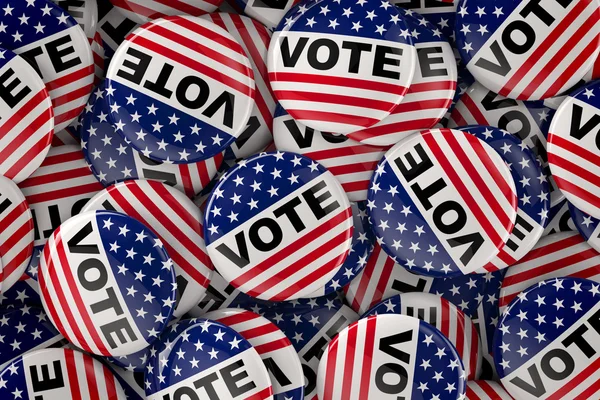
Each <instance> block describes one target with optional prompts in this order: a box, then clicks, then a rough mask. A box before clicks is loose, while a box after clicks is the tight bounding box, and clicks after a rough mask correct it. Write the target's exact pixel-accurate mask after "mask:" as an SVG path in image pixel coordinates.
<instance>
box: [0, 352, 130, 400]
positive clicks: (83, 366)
mask: <svg viewBox="0 0 600 400" xmlns="http://www.w3.org/2000/svg"><path fill="white" fill-rule="evenodd" d="M0 397H2V398H3V399H9V398H13V399H22V400H40V399H94V398H96V399H111V400H112V399H114V400H125V399H126V397H125V393H124V392H123V388H122V387H121V384H120V383H119V381H118V380H117V378H116V377H115V376H114V375H113V374H112V372H111V371H110V370H109V369H108V368H107V367H106V366H104V365H102V363H101V362H100V361H98V360H95V359H94V358H93V357H92V356H90V355H89V354H85V353H82V352H80V351H77V350H71V349H45V350H37V351H33V352H29V353H27V354H25V355H23V356H21V357H19V358H17V359H16V360H15V361H14V362H13V363H12V364H10V365H9V366H7V367H6V368H4V369H3V370H2V372H0Z"/></svg>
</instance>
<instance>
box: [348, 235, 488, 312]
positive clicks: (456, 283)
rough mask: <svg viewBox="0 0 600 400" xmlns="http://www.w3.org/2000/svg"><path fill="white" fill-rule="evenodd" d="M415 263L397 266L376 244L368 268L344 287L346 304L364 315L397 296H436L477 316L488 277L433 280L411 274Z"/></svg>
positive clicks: (428, 277) (474, 275)
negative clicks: (415, 293) (378, 304)
mask: <svg viewBox="0 0 600 400" xmlns="http://www.w3.org/2000/svg"><path fill="white" fill-rule="evenodd" d="M413 262H414V261H413ZM413 262H410V260H409V261H408V262H407V263H406V264H397V263H396V262H395V261H394V259H393V258H392V257H390V256H389V255H388V254H387V253H386V252H385V251H383V250H382V249H381V246H380V245H379V244H377V243H375V247H374V249H373V252H372V253H371V255H370V257H369V258H368V260H367V264H366V265H365V267H364V269H363V270H362V271H361V272H360V273H359V274H358V275H357V276H356V278H354V279H353V280H352V282H350V284H349V285H348V286H346V287H345V288H344V293H345V295H346V301H347V302H348V304H349V305H350V307H352V309H353V310H354V311H356V312H358V313H359V314H364V313H365V312H367V311H368V310H369V309H370V308H371V307H373V306H375V305H376V304H377V303H379V302H381V301H382V300H384V299H386V298H388V297H391V296H393V295H396V294H401V293H410V292H423V293H433V294H437V295H439V296H442V297H444V298H445V299H447V300H449V301H450V302H452V303H453V304H454V305H456V306H458V307H459V308H460V309H461V311H463V312H464V313H465V314H466V315H468V316H470V317H472V316H474V315H475V312H476V310H477V306H478V305H479V303H481V301H482V299H483V295H482V292H483V290H484V288H485V279H486V275H483V274H469V275H462V276H457V277H454V278H433V277H431V276H424V275H419V274H416V273H414V272H411V268H412V266H413Z"/></svg>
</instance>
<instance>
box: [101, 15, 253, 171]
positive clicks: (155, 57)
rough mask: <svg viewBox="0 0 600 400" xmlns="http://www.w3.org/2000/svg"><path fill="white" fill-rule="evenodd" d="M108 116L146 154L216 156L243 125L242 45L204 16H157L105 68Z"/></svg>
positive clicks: (247, 77)
mask: <svg viewBox="0 0 600 400" xmlns="http://www.w3.org/2000/svg"><path fill="white" fill-rule="evenodd" d="M106 78H107V84H106V85H107V90H108V91H109V93H108V100H107V101H108V104H109V107H110V113H109V114H108V118H109V121H110V122H112V123H113V124H114V125H115V128H116V130H117V132H119V134H120V135H122V136H123V137H124V138H125V139H127V140H129V141H131V145H132V146H133V147H135V148H136V149H137V150H138V151H140V152H144V153H143V154H144V155H146V156H147V157H149V158H151V159H155V160H158V161H170V162H174V163H189V162H196V161H202V160H205V159H207V158H211V157H214V156H215V155H217V154H218V153H220V152H222V151H223V150H225V149H226V148H227V147H228V146H229V145H231V144H232V143H233V142H234V141H235V140H236V139H237V138H238V137H239V136H240V135H241V134H242V132H243V131H244V129H245V128H246V122H247V121H248V119H249V118H250V116H251V112H252V109H253V107H254V96H255V94H254V92H255V84H254V73H253V72H252V65H251V64H250V61H249V60H248V57H247V56H246V53H245V52H244V49H243V48H242V46H241V45H240V44H239V43H238V42H237V41H236V39H235V38H234V37H233V36H232V35H231V34H230V33H229V32H227V31H226V30H225V29H223V28H221V27H219V26H218V25H216V24H214V23H213V22H209V21H207V20H206V19H203V18H195V17H189V16H174V17H167V18H160V19H157V20H155V21H152V22H149V23H147V24H145V25H143V26H141V27H139V28H137V29H136V30H135V31H134V32H133V33H132V34H131V35H129V36H128V37H127V39H125V41H124V42H123V43H122V44H121V45H120V46H119V49H118V50H117V52H116V53H115V55H114V56H113V59H112V60H111V62H110V65H109V67H108V71H107V72H106Z"/></svg>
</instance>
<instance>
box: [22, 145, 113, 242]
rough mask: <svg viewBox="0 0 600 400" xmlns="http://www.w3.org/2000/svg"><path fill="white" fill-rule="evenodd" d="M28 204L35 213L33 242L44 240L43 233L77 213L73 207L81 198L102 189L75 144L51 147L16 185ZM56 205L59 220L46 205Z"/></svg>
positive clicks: (90, 196)
mask: <svg viewBox="0 0 600 400" xmlns="http://www.w3.org/2000/svg"><path fill="white" fill-rule="evenodd" d="M19 188H20V189H21V190H22V191H23V194H24V195H25V198H26V199H27V202H28V203H29V207H30V208H31V210H32V212H33V213H34V214H35V222H36V233H37V235H36V236H37V237H36V239H35V242H34V245H35V246H36V247H37V246H42V245H44V243H46V238H47V235H44V231H49V233H48V234H50V233H51V232H52V231H53V230H54V229H55V228H57V227H58V224H60V222H62V221H66V220H67V219H69V218H71V217H72V216H73V213H75V214H76V213H78V212H79V209H81V208H82V207H83V204H81V203H80V206H79V207H77V208H78V209H76V210H74V209H73V207H74V206H75V204H76V203H78V202H81V201H82V200H84V199H91V198H92V197H94V195H95V194H96V193H98V192H99V191H101V190H102V189H104V187H103V186H102V184H100V182H98V180H97V179H96V177H95V176H94V174H92V172H91V171H90V169H89V168H88V166H87V164H86V162H85V159H84V158H83V153H82V152H81V149H80V147H79V146H75V145H67V146H60V147H53V148H52V149H50V151H49V152H48V156H47V157H46V159H45V160H44V162H43V163H42V165H40V167H39V168H38V169H37V170H36V171H35V172H34V173H33V175H31V176H30V177H29V178H27V179H26V180H24V181H23V182H21V183H20V184H19ZM51 207H58V211H59V216H60V218H59V221H57V220H56V219H55V216H52V215H51V211H50V208H51Z"/></svg>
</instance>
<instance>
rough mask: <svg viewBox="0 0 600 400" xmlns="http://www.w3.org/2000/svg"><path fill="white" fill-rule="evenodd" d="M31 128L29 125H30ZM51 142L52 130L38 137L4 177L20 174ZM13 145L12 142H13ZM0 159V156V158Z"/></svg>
mask: <svg viewBox="0 0 600 400" xmlns="http://www.w3.org/2000/svg"><path fill="white" fill-rule="evenodd" d="M48 111H49V114H50V117H52V112H51V109H48ZM30 126H31V125H30ZM51 141H52V130H50V131H49V132H47V133H46V134H44V135H43V136H42V137H40V140H38V142H37V143H36V144H34V145H33V146H31V147H30V148H28V149H27V150H26V151H25V153H23V154H21V158H19V159H18V160H17V162H15V163H14V164H13V165H12V166H11V167H10V168H9V169H8V170H7V171H6V172H5V173H4V176H6V177H14V176H16V175H17V174H18V173H19V172H21V171H22V170H23V169H24V168H25V167H26V166H27V165H29V163H30V162H32V161H33V160H34V159H35V158H36V157H37V156H39V155H40V154H41V153H42V152H44V151H46V150H45V149H47V148H48V146H49V145H50V143H51ZM13 143H14V142H13ZM0 157H1V156H0Z"/></svg>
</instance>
